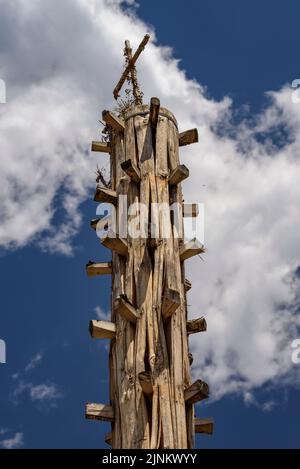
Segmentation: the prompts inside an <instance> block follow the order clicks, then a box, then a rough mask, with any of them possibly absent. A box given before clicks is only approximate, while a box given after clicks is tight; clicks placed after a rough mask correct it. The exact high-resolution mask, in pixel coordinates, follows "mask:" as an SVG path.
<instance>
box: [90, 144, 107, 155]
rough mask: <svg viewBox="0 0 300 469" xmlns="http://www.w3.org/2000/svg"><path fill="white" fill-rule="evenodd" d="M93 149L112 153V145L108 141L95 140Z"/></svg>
mask: <svg viewBox="0 0 300 469" xmlns="http://www.w3.org/2000/svg"><path fill="white" fill-rule="evenodd" d="M91 150H92V151H99V152H100V153H110V152H111V145H110V144H109V143H106V142H96V141H93V142H92V145H91Z"/></svg>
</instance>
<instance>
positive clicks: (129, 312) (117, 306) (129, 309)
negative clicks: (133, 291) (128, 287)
mask: <svg viewBox="0 0 300 469" xmlns="http://www.w3.org/2000/svg"><path fill="white" fill-rule="evenodd" d="M114 310H115V312H116V313H117V314H120V315H121V316H122V317H123V318H124V319H126V320H127V321H130V322H132V323H133V324H135V323H136V321H137V319H138V317H139V314H138V312H137V310H136V309H135V307H134V306H133V305H132V304H131V303H130V301H128V298H127V296H126V295H120V296H119V297H118V298H116V299H115V301H114Z"/></svg>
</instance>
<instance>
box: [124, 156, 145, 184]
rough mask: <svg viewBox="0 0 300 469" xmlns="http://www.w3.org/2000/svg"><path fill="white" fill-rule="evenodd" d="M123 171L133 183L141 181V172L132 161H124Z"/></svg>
mask: <svg viewBox="0 0 300 469" xmlns="http://www.w3.org/2000/svg"><path fill="white" fill-rule="evenodd" d="M121 168H122V169H123V171H124V172H125V173H126V174H127V175H128V176H129V177H130V179H131V180H132V181H133V182H136V183H139V182H140V180H141V174H140V170H139V168H138V167H137V165H136V164H135V162H134V161H133V160H131V159H129V160H126V161H123V163H122V164H121Z"/></svg>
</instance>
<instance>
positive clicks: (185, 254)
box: [180, 238, 205, 261]
mask: <svg viewBox="0 0 300 469" xmlns="http://www.w3.org/2000/svg"><path fill="white" fill-rule="evenodd" d="M203 252H205V249H204V246H203V244H202V243H200V241H198V240H197V239H196V238H193V239H192V240H191V241H188V242H187V243H186V244H184V245H183V246H182V247H181V249H180V260H181V261H185V260H187V259H189V258H190V257H193V256H196V255H197V254H201V253H203Z"/></svg>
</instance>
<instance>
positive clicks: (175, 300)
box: [162, 288, 180, 319]
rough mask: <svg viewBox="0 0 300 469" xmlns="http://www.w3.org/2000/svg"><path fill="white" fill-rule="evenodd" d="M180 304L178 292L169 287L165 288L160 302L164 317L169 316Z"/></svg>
mask: <svg viewBox="0 0 300 469" xmlns="http://www.w3.org/2000/svg"><path fill="white" fill-rule="evenodd" d="M178 306H180V294H179V292H178V291H176V290H172V289H171V288H165V290H164V294H163V302H162V315H163V317H164V319H167V318H168V317H169V316H171V315H172V314H173V313H174V312H175V311H176V309H177V308H178Z"/></svg>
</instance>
